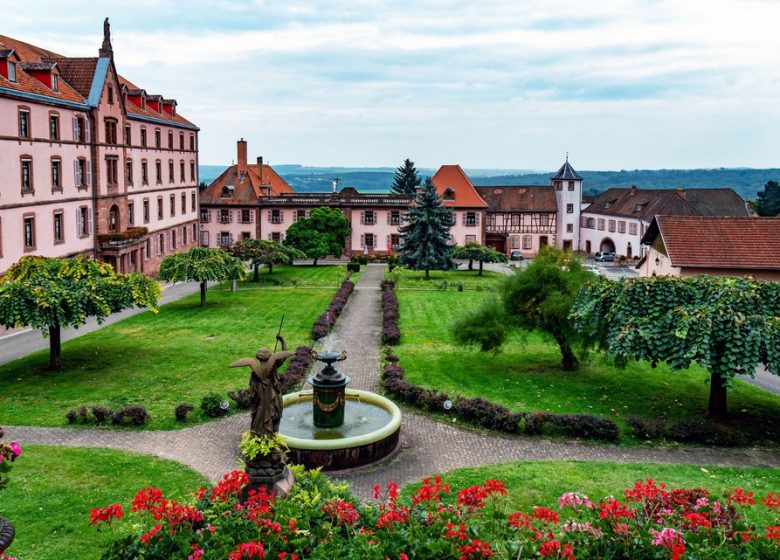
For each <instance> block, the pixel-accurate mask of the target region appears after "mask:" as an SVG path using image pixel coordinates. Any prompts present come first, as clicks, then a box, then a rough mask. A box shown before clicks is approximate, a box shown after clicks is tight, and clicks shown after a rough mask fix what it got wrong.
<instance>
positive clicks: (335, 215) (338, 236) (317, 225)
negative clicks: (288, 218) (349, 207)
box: [284, 207, 349, 265]
mask: <svg viewBox="0 0 780 560" xmlns="http://www.w3.org/2000/svg"><path fill="white" fill-rule="evenodd" d="M348 235H349V220H347V218H346V216H344V214H342V213H341V211H339V210H336V209H335V208H325V207H323V208H315V209H313V210H312V211H311V213H310V214H309V217H308V218H306V219H304V220H298V221H297V222H295V223H294V224H293V225H291V226H290V227H289V228H287V236H286V237H285V240H284V245H285V246H286V247H291V248H294V249H298V250H299V251H301V252H302V253H303V254H305V255H306V256H307V257H308V258H310V259H314V264H315V265H316V264H317V261H318V260H319V259H321V258H323V257H327V256H328V255H333V256H340V255H341V254H342V253H343V252H344V241H345V240H346V239H347V236H348Z"/></svg>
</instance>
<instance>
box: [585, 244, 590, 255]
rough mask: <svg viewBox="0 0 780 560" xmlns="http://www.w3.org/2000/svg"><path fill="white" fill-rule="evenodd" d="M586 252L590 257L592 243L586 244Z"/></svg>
mask: <svg viewBox="0 0 780 560" xmlns="http://www.w3.org/2000/svg"><path fill="white" fill-rule="evenodd" d="M585 252H586V253H588V254H589V255H590V241H586V242H585Z"/></svg>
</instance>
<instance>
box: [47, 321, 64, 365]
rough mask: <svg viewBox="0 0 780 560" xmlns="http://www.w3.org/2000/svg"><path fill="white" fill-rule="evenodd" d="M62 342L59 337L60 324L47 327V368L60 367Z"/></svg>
mask: <svg viewBox="0 0 780 560" xmlns="http://www.w3.org/2000/svg"><path fill="white" fill-rule="evenodd" d="M61 350H62V343H61V339H60V326H59V325H53V326H50V327H49V369H53V370H61V369H62V351H61Z"/></svg>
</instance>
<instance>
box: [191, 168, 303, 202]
mask: <svg viewBox="0 0 780 560" xmlns="http://www.w3.org/2000/svg"><path fill="white" fill-rule="evenodd" d="M247 170H248V172H247V173H246V175H244V180H243V181H240V180H239V179H240V177H239V173H238V165H231V166H230V167H228V168H227V169H225V171H223V172H222V174H221V175H220V176H219V177H217V178H216V179H214V181H213V182H212V183H211V184H210V185H209V186H208V187H206V188H205V189H204V190H203V192H201V193H200V203H201V204H221V205H234V206H246V205H248V204H254V203H256V202H257V201H258V199H259V198H260V197H264V196H279V195H282V194H287V193H294V192H295V191H294V190H293V188H292V187H291V186H290V185H288V184H287V181H285V180H284V179H282V178H281V177H280V176H279V174H278V173H277V172H276V171H274V170H273V168H272V167H271V166H269V165H265V164H264V165H263V177H262V181H261V180H260V170H259V166H258V165H256V164H254V165H247ZM269 185H270V187H271V192H270V193H268V190H267V187H268V186H269ZM226 186H232V187H233V190H232V192H230V196H223V194H225V193H227V192H229V191H226V190H225V187H226Z"/></svg>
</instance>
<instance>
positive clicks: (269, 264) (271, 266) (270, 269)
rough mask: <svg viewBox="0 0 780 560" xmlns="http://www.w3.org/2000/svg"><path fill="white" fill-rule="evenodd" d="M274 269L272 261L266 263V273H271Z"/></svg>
mask: <svg viewBox="0 0 780 560" xmlns="http://www.w3.org/2000/svg"><path fill="white" fill-rule="evenodd" d="M273 271H274V263H271V262H269V263H268V274H271V273H272V272H273Z"/></svg>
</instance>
